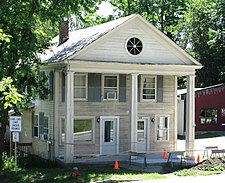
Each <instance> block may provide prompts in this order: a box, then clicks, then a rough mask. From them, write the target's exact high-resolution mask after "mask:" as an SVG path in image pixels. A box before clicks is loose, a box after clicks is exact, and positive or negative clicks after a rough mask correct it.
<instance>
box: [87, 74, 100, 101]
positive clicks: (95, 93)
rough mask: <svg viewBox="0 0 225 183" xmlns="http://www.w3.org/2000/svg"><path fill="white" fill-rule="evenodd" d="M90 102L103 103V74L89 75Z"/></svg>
mask: <svg viewBox="0 0 225 183" xmlns="http://www.w3.org/2000/svg"><path fill="white" fill-rule="evenodd" d="M88 101H89V102H101V74H93V73H89V74H88Z"/></svg>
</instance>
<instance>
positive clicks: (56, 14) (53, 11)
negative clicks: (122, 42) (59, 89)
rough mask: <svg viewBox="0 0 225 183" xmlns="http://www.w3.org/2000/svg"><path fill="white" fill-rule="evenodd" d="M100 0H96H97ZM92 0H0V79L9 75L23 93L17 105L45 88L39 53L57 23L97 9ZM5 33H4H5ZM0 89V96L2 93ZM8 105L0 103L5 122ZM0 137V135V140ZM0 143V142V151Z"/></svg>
mask: <svg viewBox="0 0 225 183" xmlns="http://www.w3.org/2000/svg"><path fill="white" fill-rule="evenodd" d="M99 1H100V0H99ZM99 1H94V0H85V1H83V0H63V1H62V0H10V1H7V0H1V1H0V61H1V62H0V80H2V78H4V77H7V76H10V77H11V78H12V83H11V84H12V85H14V86H15V88H17V89H18V92H19V93H21V94H23V98H22V100H21V102H20V103H19V104H20V105H18V104H17V105H13V108H14V110H16V109H17V108H18V107H19V108H22V107H26V105H25V104H27V103H29V102H30V100H31V99H34V98H35V97H36V95H35V94H37V93H39V91H43V90H45V91H47V90H46V88H45V85H44V84H43V82H44V81H45V78H43V79H39V75H40V66H41V65H43V64H44V63H42V62H41V60H40V58H39V56H40V54H42V53H44V51H45V49H46V48H48V46H49V45H50V40H51V39H52V37H53V36H55V35H56V34H57V32H58V27H59V25H60V24H61V23H62V22H64V21H65V20H67V19H68V18H69V17H71V15H76V16H77V17H79V18H80V19H81V20H83V21H85V20H86V19H85V16H86V15H88V13H94V12H95V10H96V9H97V6H96V4H97V3H98V2H99ZM3 32H4V33H3ZM6 35H7V36H6ZM3 94H4V92H3V93H0V98H2V97H4V95H3ZM1 104H2V103H1ZM10 109H11V105H8V106H6V107H4V105H0V121H1V122H3V127H5V125H6V124H7V122H8V120H6V119H8V111H9V110H10ZM2 141H3V138H0V144H2ZM2 148H3V146H0V154H1V152H2Z"/></svg>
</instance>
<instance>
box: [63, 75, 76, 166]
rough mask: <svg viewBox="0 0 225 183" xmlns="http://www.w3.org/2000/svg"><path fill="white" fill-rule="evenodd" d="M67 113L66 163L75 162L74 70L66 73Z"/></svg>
mask: <svg viewBox="0 0 225 183" xmlns="http://www.w3.org/2000/svg"><path fill="white" fill-rule="evenodd" d="M65 102H66V103H65V104H66V114H65V146H64V148H65V150H64V161H65V163H73V156H74V143H73V129H74V124H73V116H74V72H71V71H68V72H67V75H66V101H65Z"/></svg>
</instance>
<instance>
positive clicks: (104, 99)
mask: <svg viewBox="0 0 225 183" xmlns="http://www.w3.org/2000/svg"><path fill="white" fill-rule="evenodd" d="M110 76H113V77H115V76H116V80H117V81H116V82H117V85H116V98H115V99H108V98H105V90H106V88H109V87H105V78H106V77H110ZM110 88H115V87H110ZM109 92H114V91H108V93H109ZM102 98H103V101H118V100H119V75H118V74H103V75H102Z"/></svg>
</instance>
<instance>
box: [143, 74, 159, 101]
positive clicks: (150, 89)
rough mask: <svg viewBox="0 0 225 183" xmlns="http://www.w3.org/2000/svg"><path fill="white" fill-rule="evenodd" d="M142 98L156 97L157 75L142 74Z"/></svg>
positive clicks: (152, 98) (151, 98)
mask: <svg viewBox="0 0 225 183" xmlns="http://www.w3.org/2000/svg"><path fill="white" fill-rule="evenodd" d="M141 99H142V100H155V99H156V77H155V76H142V81H141Z"/></svg>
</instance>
